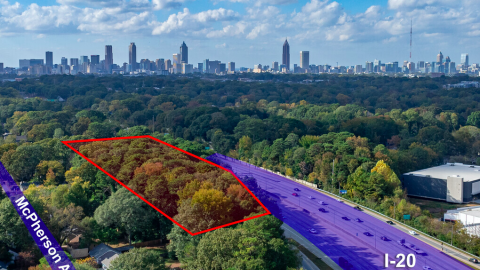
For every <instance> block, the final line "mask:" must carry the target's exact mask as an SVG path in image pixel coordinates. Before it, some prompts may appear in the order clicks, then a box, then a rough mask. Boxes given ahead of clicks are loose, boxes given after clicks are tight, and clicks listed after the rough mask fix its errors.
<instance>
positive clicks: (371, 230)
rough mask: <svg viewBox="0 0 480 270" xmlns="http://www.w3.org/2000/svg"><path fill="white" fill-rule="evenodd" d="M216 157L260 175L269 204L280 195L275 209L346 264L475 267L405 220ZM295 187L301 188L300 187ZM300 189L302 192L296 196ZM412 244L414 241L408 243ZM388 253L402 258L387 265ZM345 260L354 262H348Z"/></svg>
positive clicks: (449, 269) (260, 192) (441, 269)
mask: <svg viewBox="0 0 480 270" xmlns="http://www.w3.org/2000/svg"><path fill="white" fill-rule="evenodd" d="M214 157H217V158H221V159H220V160H217V162H221V163H222V165H226V166H230V167H231V169H232V171H233V172H235V174H236V175H237V176H239V178H243V179H246V178H245V177H247V176H248V177H253V178H255V180H256V182H257V183H258V185H259V186H260V188H252V191H253V192H254V193H255V195H256V196H257V197H259V198H260V199H261V200H262V202H263V203H265V204H267V203H268V202H269V201H271V200H274V201H276V202H275V203H274V204H273V206H271V207H272V208H275V209H274V210H273V209H270V208H269V210H270V211H272V214H273V215H275V216H276V217H277V218H279V219H281V220H283V221H284V223H286V224H287V225H289V226H290V227H292V228H293V229H295V230H296V231H297V232H299V233H300V234H301V235H303V236H304V237H305V238H307V239H308V240H309V241H310V242H311V243H312V244H314V245H315V246H316V247H318V248H319V249H320V250H322V251H323V252H324V253H325V254H326V255H327V256H329V257H330V258H331V259H332V260H333V261H335V263H337V264H338V265H340V266H341V267H342V268H343V269H414V270H424V269H428V268H424V267H430V269H433V270H453V269H454V270H464V269H465V270H466V269H472V268H470V267H468V266H466V265H465V264H462V263H460V262H458V261H457V260H455V259H453V258H451V257H450V256H448V255H446V254H445V253H443V252H441V251H439V250H437V249H435V248H433V247H432V246H430V245H428V244H426V243H423V242H422V241H420V240H419V239H417V238H415V237H412V236H410V235H408V234H406V233H405V232H404V231H402V230H401V229H398V228H397V227H399V226H391V225H388V224H387V223H385V222H383V221H382V220H379V219H377V218H376V217H373V216H371V215H368V214H366V213H364V212H361V211H358V210H355V209H353V208H352V207H351V206H349V205H347V204H345V203H342V202H338V201H336V200H335V199H333V198H331V197H329V196H326V195H325V194H322V193H320V192H318V191H317V190H313V189H310V188H307V187H305V186H303V185H301V184H299V183H296V182H294V181H291V180H289V179H286V178H284V177H281V176H279V175H276V174H274V173H271V172H268V171H266V170H263V169H261V168H258V167H255V166H251V165H248V164H246V163H243V162H239V161H236V160H234V159H231V158H228V159H224V158H222V156H221V155H218V154H217V155H214ZM210 158H211V157H210ZM294 188H297V189H299V191H294ZM294 192H296V193H298V196H293V195H292V193H294ZM322 202H323V204H321V203H322ZM270 205H272V204H270ZM319 208H324V209H325V212H320V211H319ZM356 219H359V220H356ZM309 229H315V230H316V232H317V233H310V232H309ZM401 240H403V241H405V242H406V243H405V244H404V245H401V244H400V243H399V242H398V241H401ZM422 240H423V239H422ZM407 244H408V245H407ZM410 245H414V247H413V248H407V246H410ZM415 249H417V250H416V251H415ZM398 254H403V255H404V256H407V255H408V254H412V255H411V256H410V259H413V258H414V259H415V263H414V264H412V266H411V267H408V266H407V265H406V261H404V262H403V265H405V267H401V265H399V264H398V262H399V261H400V260H401V257H397V255H398ZM412 256H413V257H412ZM385 258H387V262H391V261H394V260H395V261H396V262H395V263H393V264H392V263H387V267H385ZM345 261H348V263H346V264H345ZM410 262H412V260H410ZM349 265H350V266H349Z"/></svg>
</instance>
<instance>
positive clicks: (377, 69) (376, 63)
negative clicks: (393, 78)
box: [373, 59, 382, 72]
mask: <svg viewBox="0 0 480 270" xmlns="http://www.w3.org/2000/svg"><path fill="white" fill-rule="evenodd" d="M381 65H382V61H380V60H377V59H375V61H373V72H380V66H381Z"/></svg>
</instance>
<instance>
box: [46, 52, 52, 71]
mask: <svg viewBox="0 0 480 270" xmlns="http://www.w3.org/2000/svg"><path fill="white" fill-rule="evenodd" d="M45 65H46V66H47V67H49V68H53V52H45Z"/></svg>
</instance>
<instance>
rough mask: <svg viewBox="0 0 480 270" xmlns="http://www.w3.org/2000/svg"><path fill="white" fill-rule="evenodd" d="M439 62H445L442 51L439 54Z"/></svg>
mask: <svg viewBox="0 0 480 270" xmlns="http://www.w3.org/2000/svg"><path fill="white" fill-rule="evenodd" d="M437 62H438V63H440V65H441V64H442V63H443V54H442V52H440V53H439V54H437Z"/></svg>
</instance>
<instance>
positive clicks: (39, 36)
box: [36, 34, 46, 38]
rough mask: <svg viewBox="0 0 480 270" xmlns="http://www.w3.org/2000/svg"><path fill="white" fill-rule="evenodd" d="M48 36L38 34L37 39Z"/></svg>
mask: <svg viewBox="0 0 480 270" xmlns="http://www.w3.org/2000/svg"><path fill="white" fill-rule="evenodd" d="M45 37H46V35H45V34H38V35H37V37H36V38H45Z"/></svg>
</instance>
